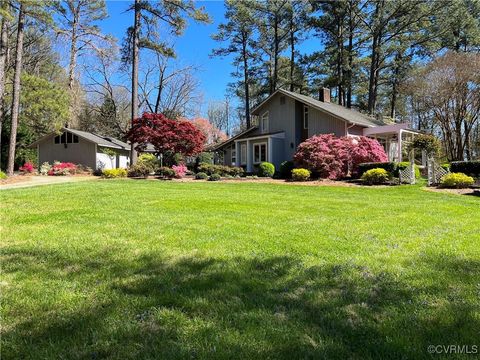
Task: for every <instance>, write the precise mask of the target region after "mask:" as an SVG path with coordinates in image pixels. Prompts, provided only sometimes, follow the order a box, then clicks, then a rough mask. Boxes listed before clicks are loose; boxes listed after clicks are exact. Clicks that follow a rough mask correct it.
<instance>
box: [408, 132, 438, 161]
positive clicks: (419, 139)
mask: <svg viewBox="0 0 480 360" xmlns="http://www.w3.org/2000/svg"><path fill="white" fill-rule="evenodd" d="M414 149H418V150H423V151H425V153H426V154H427V157H434V156H437V155H438V154H439V153H440V141H438V139H437V138H436V137H435V136H433V135H427V134H425V135H418V136H416V137H415V139H414V140H413V141H412V142H411V143H410V144H409V145H408V148H407V150H408V151H409V152H410V151H412V150H414Z"/></svg>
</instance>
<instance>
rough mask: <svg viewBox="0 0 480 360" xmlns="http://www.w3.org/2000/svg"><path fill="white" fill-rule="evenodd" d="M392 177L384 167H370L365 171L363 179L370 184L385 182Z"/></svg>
mask: <svg viewBox="0 0 480 360" xmlns="http://www.w3.org/2000/svg"><path fill="white" fill-rule="evenodd" d="M389 177H390V174H389V173H388V172H387V170H385V169H382V168H376V169H370V170H367V171H366V172H364V173H363V175H362V180H363V181H364V182H365V183H367V184H369V185H375V184H385V183H386V182H387V181H388V179H389Z"/></svg>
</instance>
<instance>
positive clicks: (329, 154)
mask: <svg viewBox="0 0 480 360" xmlns="http://www.w3.org/2000/svg"><path fill="white" fill-rule="evenodd" d="M386 160H387V155H386V153H385V150H384V149H383V147H382V146H381V145H380V144H379V143H378V141H377V140H375V139H370V138H367V137H364V136H361V137H359V138H351V137H342V138H337V137H335V135H333V134H322V135H317V136H312V137H311V138H309V139H307V140H306V141H304V142H303V143H301V144H300V145H299V146H298V149H297V152H296V153H295V155H294V162H295V164H296V165H297V166H300V167H303V168H306V169H308V170H310V171H311V172H312V174H313V175H315V176H319V177H322V178H329V179H339V178H342V177H345V176H346V175H347V174H348V171H349V169H350V170H351V171H352V174H356V173H357V172H358V165H359V164H361V163H365V162H380V161H386Z"/></svg>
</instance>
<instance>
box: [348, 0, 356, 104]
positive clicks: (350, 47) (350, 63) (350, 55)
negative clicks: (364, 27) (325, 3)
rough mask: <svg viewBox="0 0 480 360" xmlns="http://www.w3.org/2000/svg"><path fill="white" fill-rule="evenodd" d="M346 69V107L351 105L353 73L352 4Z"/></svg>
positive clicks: (349, 10)
mask: <svg viewBox="0 0 480 360" xmlns="http://www.w3.org/2000/svg"><path fill="white" fill-rule="evenodd" d="M348 12H349V15H348V70H347V108H349V109H350V108H351V107H352V74H353V32H354V24H353V4H352V2H351V1H350V5H349V8H348Z"/></svg>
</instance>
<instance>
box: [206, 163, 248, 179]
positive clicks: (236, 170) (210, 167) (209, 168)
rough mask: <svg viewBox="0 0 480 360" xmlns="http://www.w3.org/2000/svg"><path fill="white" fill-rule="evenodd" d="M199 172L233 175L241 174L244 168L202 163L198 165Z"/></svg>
mask: <svg viewBox="0 0 480 360" xmlns="http://www.w3.org/2000/svg"><path fill="white" fill-rule="evenodd" d="M198 172H204V173H206V174H208V175H212V174H218V175H220V176H225V175H231V176H241V175H242V174H243V169H242V168H241V167H235V166H224V165H214V164H208V163H201V164H200V165H198Z"/></svg>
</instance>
